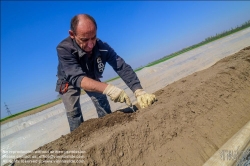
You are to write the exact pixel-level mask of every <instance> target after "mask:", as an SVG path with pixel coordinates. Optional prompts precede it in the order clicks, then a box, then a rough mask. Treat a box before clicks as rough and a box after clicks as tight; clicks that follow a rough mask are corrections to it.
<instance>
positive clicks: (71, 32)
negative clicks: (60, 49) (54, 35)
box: [69, 30, 75, 39]
mask: <svg viewBox="0 0 250 166" xmlns="http://www.w3.org/2000/svg"><path fill="white" fill-rule="evenodd" d="M69 36H70V38H71V39H74V38H75V34H74V32H73V31H72V30H69Z"/></svg>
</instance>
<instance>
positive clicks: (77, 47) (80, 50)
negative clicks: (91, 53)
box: [72, 39, 87, 58]
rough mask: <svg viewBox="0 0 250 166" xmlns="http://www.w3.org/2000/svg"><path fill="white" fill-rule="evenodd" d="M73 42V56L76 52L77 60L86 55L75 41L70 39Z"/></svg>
mask: <svg viewBox="0 0 250 166" xmlns="http://www.w3.org/2000/svg"><path fill="white" fill-rule="evenodd" d="M72 40H73V45H74V47H75V48H76V51H74V52H73V54H75V53H77V52H78V56H79V58H81V57H83V56H84V55H85V54H87V53H86V52H85V51H83V50H82V49H81V48H80V47H79V46H78V44H77V43H76V40H74V39H72Z"/></svg>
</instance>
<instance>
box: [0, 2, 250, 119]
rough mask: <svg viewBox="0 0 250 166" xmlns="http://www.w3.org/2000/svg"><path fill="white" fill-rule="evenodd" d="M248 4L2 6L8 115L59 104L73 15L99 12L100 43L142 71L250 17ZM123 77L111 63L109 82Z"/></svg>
mask: <svg viewBox="0 0 250 166" xmlns="http://www.w3.org/2000/svg"><path fill="white" fill-rule="evenodd" d="M249 11H250V2H247V1H237V2H236V1H235V2H234V1H221V2H217V1H212V2H211V1H210V2H207V1H202V2H198V1H192V2H191V1H190V2H189V1H181V2H178V1H177V2H174V1H157V2H153V1H124V2H118V1H107V2H103V1H96V2H92V1H74V2H69V1H54V2H49V1H38V2H35V1H20V2H17V1H1V118H3V117H6V116H7V112H6V109H5V106H4V103H6V104H7V105H8V108H9V109H10V111H11V112H12V114H14V113H18V112H20V111H24V110H26V109H29V108H32V107H35V106H38V105H41V104H44V103H47V102H49V101H52V100H54V99H56V96H57V93H56V92H55V84H56V72H57V64H58V61H57V53H56V46H57V45H58V43H59V42H60V41H61V40H63V39H64V38H66V37H67V36H68V30H69V23H70V20H71V18H72V17H73V16H74V15H76V14H79V13H88V14H90V15H92V16H93V17H94V18H95V19H96V22H97V24H98V32H97V36H98V38H100V39H102V40H103V41H105V42H107V43H109V45H110V46H111V47H112V48H114V49H115V51H116V52H117V54H118V55H120V56H121V57H123V58H124V59H125V61H126V62H127V63H128V64H130V65H131V66H132V67H133V68H134V69H135V68H137V67H140V66H144V65H146V64H148V63H149V62H152V61H154V60H156V59H159V58H161V57H163V56H165V55H168V54H170V53H173V52H175V51H178V50H180V49H182V48H184V47H188V46H191V45H193V44H196V43H198V42H201V41H202V40H204V39H205V38H207V37H209V36H213V35H215V34H216V33H221V32H222V31H224V30H229V29H231V28H234V27H236V26H237V25H241V24H242V23H244V22H246V21H248V20H250V15H249ZM114 76H116V74H115V73H114V72H113V71H112V70H111V68H110V67H108V65H107V66H106V69H105V72H104V79H103V80H102V81H105V80H107V79H109V78H113V77H114Z"/></svg>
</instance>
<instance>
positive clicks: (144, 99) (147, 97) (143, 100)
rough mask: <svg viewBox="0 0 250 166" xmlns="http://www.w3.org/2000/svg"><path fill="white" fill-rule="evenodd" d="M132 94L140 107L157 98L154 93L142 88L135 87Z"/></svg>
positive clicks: (148, 104)
mask: <svg viewBox="0 0 250 166" xmlns="http://www.w3.org/2000/svg"><path fill="white" fill-rule="evenodd" d="M134 94H135V97H136V98H137V102H138V104H139V105H140V107H141V108H146V107H148V106H150V105H152V104H153V103H154V102H155V101H156V100H157V99H156V97H155V95H154V94H149V93H146V92H145V91H144V90H143V89H137V90H136V91H135V93H134Z"/></svg>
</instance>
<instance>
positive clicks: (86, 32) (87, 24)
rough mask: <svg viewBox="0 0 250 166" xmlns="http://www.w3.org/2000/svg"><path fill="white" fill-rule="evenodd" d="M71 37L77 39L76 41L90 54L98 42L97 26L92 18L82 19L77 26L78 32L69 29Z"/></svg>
mask: <svg viewBox="0 0 250 166" xmlns="http://www.w3.org/2000/svg"><path fill="white" fill-rule="evenodd" d="M69 34H70V37H71V38H72V39H75V40H76V43H77V44H78V45H79V46H80V47H81V49H82V50H84V51H85V52H87V53H88V54H91V53H92V49H93V48H94V46H95V44H96V27H95V25H94V24H93V23H92V22H91V21H90V20H86V19H85V20H84V19H80V20H79V23H78V25H77V28H76V33H74V32H73V31H71V30H70V31H69Z"/></svg>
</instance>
